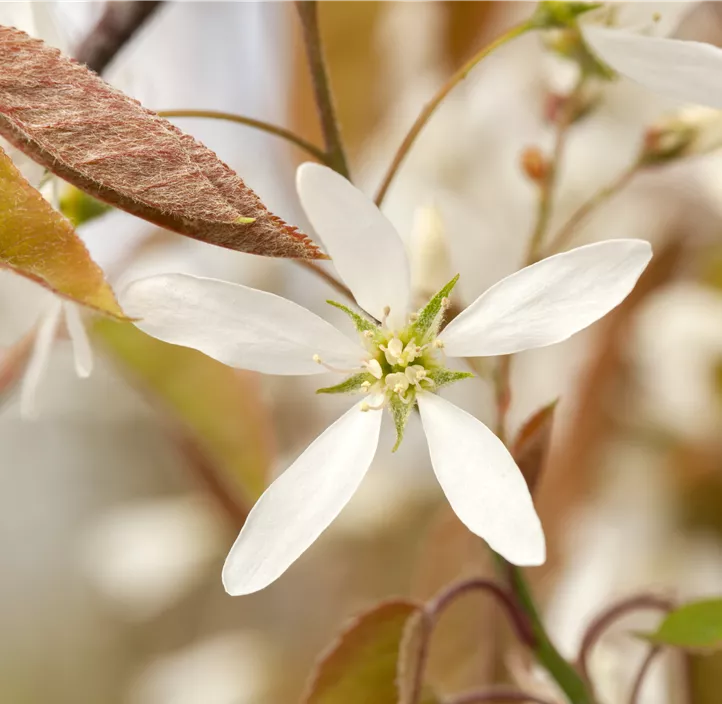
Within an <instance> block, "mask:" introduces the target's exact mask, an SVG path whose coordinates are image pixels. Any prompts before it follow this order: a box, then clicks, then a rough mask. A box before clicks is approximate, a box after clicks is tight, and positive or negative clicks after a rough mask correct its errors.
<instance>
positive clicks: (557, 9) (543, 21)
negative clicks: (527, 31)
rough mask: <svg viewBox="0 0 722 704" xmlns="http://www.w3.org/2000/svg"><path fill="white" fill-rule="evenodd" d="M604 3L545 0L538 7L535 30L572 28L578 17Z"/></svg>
mask: <svg viewBox="0 0 722 704" xmlns="http://www.w3.org/2000/svg"><path fill="white" fill-rule="evenodd" d="M601 6H602V3H601V2H597V3H591V2H566V1H564V0H545V1H543V2H540V3H539V4H538V5H537V6H536V10H535V11H534V15H533V16H532V18H531V24H532V26H533V27H534V28H535V29H553V28H559V27H572V26H574V24H576V21H577V17H579V15H583V14H585V13H586V12H589V11H590V10H596V9H597V8H598V7H601Z"/></svg>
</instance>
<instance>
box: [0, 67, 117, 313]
mask: <svg viewBox="0 0 722 704" xmlns="http://www.w3.org/2000/svg"><path fill="white" fill-rule="evenodd" d="M0 80H1V79H0ZM0 266H4V267H7V268H10V269H12V270H13V271H16V272H17V273H18V274H22V275H23V276H25V277H27V278H29V279H32V280H33V281H36V282H38V283H40V284H42V285H43V286H45V287H46V288H49V289H50V290H51V291H54V292H55V293H58V294H60V295H61V296H64V297H66V298H69V299H71V300H73V301H75V302H77V303H82V304H83V305H86V306H90V307H91V308H95V309H96V310H99V311H102V312H103V313H108V314H110V315H113V316H116V317H119V318H123V317H124V316H123V311H122V310H121V309H120V306H119V305H118V303H117V301H116V300H115V296H114V295H113V291H112V290H111V288H110V286H109V285H108V284H107V282H106V281H105V277H104V276H103V272H102V270H101V269H100V267H99V266H98V265H97V264H96V263H95V262H94V261H93V260H92V259H91V258H90V254H88V250H87V249H86V248H85V245H84V244H83V242H82V240H81V239H80V238H79V237H78V235H77V234H76V232H75V230H74V229H73V226H72V225H71V224H70V222H69V221H68V220H66V219H65V218H64V217H63V216H62V215H61V214H60V213H59V212H57V211H56V210H55V209H53V208H52V207H51V206H50V204H49V203H48V202H47V201H46V200H45V198H43V196H42V195H41V194H40V193H39V192H38V191H37V190H36V189H35V188H33V187H32V186H31V185H30V184H29V183H28V182H27V181H26V180H25V178H24V177H23V176H22V174H21V173H20V171H18V169H17V168H16V166H15V164H13V162H12V160H11V159H10V157H9V156H8V155H7V154H5V152H3V151H2V150H0Z"/></svg>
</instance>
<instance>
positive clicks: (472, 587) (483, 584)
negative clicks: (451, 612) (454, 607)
mask: <svg viewBox="0 0 722 704" xmlns="http://www.w3.org/2000/svg"><path fill="white" fill-rule="evenodd" d="M477 591H479V592H486V593H488V594H490V595H491V596H493V597H494V598H495V599H496V600H497V602H498V603H499V604H500V605H501V606H502V607H503V608H504V611H506V614H507V616H508V617H509V620H510V621H511V624H512V626H513V627H514V630H515V631H516V634H517V636H518V637H519V640H520V641H522V642H523V643H525V644H527V645H528V646H530V647H533V645H534V642H535V641H534V635H533V631H532V629H531V626H530V625H529V623H528V622H527V619H526V616H525V614H524V613H523V612H522V611H521V610H520V609H519V608H518V606H517V604H516V601H515V599H514V597H513V596H512V594H511V593H510V592H509V591H508V590H507V589H506V588H505V587H503V586H502V585H501V584H498V583H497V582H495V581H494V580H492V579H483V578H481V577H479V578H474V579H469V580H465V581H463V582H458V583H457V584H452V585H451V586H450V587H448V588H447V589H445V590H444V591H443V592H441V593H440V594H439V595H438V596H437V597H435V598H434V599H432V600H431V601H429V602H428V603H427V604H426V605H425V607H424V609H423V611H422V612H421V616H420V617H421V625H420V628H421V629H422V633H421V635H420V637H421V644H420V646H419V652H418V655H417V658H416V663H415V666H414V673H413V678H412V683H411V690H410V693H409V697H408V699H407V701H408V703H409V704H419V702H420V701H421V695H422V693H423V685H424V671H425V670H426V664H427V661H428V658H429V646H430V644H431V636H432V635H433V631H434V628H435V627H436V624H437V622H438V620H439V618H440V617H441V615H442V614H443V613H444V611H445V610H446V609H447V608H448V607H449V606H450V605H451V604H452V603H453V602H454V601H456V600H457V599H458V598H459V597H461V596H464V595H465V594H469V593H470V592H477ZM532 701H533V700H532ZM542 704H546V703H545V702H542Z"/></svg>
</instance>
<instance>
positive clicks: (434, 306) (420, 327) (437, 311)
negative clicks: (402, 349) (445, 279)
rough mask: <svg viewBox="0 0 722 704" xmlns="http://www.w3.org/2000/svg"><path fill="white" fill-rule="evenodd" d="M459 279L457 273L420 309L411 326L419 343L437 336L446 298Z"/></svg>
mask: <svg viewBox="0 0 722 704" xmlns="http://www.w3.org/2000/svg"><path fill="white" fill-rule="evenodd" d="M458 280H459V275H458V274H457V275H456V276H455V277H454V278H453V279H451V281H449V283H448V284H446V286H444V287H443V288H442V289H441V290H440V291H439V292H438V293H437V294H435V295H434V296H433V297H432V298H431V300H430V301H429V302H428V303H427V304H426V305H425V306H424V307H423V308H422V309H421V310H420V311H419V314H418V317H417V318H416V321H415V322H414V324H413V325H412V326H411V336H412V337H414V338H415V339H416V341H417V342H418V343H419V344H423V343H424V342H425V341H426V339H427V337H428V338H433V337H436V335H437V333H438V332H439V328H440V327H441V321H442V319H443V314H444V299H445V298H448V297H449V295H450V294H451V291H452V290H453V288H454V286H456V282H457V281H458Z"/></svg>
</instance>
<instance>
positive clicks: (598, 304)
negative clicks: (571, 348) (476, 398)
mask: <svg viewBox="0 0 722 704" xmlns="http://www.w3.org/2000/svg"><path fill="white" fill-rule="evenodd" d="M651 258H652V248H651V246H650V244H649V242H646V241H644V240H607V241H606V242H598V243H596V244H590V245H586V246H584V247H578V248H577V249H572V250H571V251H569V252H564V253H563V254H555V255H554V256H553V257H548V258H547V259H543V260H542V261H540V262H537V263H536V264H532V266H528V267H526V268H525V269H521V270H520V271H517V272H516V273H514V274H512V275H511V276H507V277H506V278H505V279H502V280H501V281H499V283H497V284H495V285H494V286H492V287H491V288H490V289H489V290H488V291H486V292H485V293H482V294H481V296H479V298H477V299H476V300H475V301H474V302H473V303H472V304H471V305H470V306H469V307H468V308H467V309H466V310H464V311H462V313H461V314H460V315H459V316H457V317H456V318H454V320H452V321H451V323H449V325H448V326H447V327H446V329H445V330H444V331H443V332H442V333H441V335H440V336H439V337H440V339H441V340H443V342H444V345H445V349H446V353H447V354H449V355H451V356H452V357H486V356H491V355H498V354H512V353H514V352H521V351H522V350H530V349H534V348H536V347H545V346H546V345H553V344H555V343H557V342H561V341H562V340H566V339H567V338H568V337H571V336H572V335H573V334H574V333H576V332H579V331H580V330H583V329H584V328H586V327H588V326H589V325H591V324H592V323H594V322H596V321H597V320H599V319H600V318H602V317H603V316H604V315H606V314H607V313H608V312H609V311H610V310H612V309H613V308H615V307H616V306H618V305H619V304H620V303H621V302H622V301H623V300H624V299H625V298H626V297H627V296H628V295H629V293H630V291H631V290H632V289H633V288H634V285H635V284H636V282H637V279H639V277H640V275H641V274H642V272H643V271H644V269H645V267H646V266H647V264H648V263H649V260H650V259H651Z"/></svg>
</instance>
